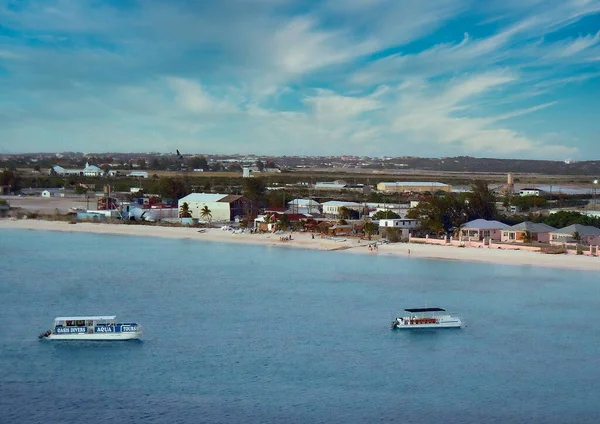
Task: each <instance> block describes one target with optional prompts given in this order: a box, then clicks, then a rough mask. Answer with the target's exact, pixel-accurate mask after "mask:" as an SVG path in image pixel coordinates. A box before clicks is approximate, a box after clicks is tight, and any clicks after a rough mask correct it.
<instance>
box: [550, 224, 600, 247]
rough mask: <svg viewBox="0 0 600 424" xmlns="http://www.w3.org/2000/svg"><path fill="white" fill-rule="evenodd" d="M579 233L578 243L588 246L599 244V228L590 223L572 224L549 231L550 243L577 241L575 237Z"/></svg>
mask: <svg viewBox="0 0 600 424" xmlns="http://www.w3.org/2000/svg"><path fill="white" fill-rule="evenodd" d="M577 235H579V243H581V244H585V245H588V246H598V245H600V228H596V227H592V226H591V225H581V224H573V225H569V226H568V227H565V228H561V229H560V230H555V231H553V232H551V233H550V243H552V244H563V243H567V244H568V243H577V240H576V239H575V237H576V236H577Z"/></svg>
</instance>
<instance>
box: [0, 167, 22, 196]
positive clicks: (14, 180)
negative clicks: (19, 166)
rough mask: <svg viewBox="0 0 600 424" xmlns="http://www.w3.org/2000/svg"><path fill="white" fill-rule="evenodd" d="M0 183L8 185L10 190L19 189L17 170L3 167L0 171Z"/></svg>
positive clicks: (19, 178)
mask: <svg viewBox="0 0 600 424" xmlns="http://www.w3.org/2000/svg"><path fill="white" fill-rule="evenodd" d="M0 185H3V186H10V191H12V192H17V191H19V190H21V177H20V176H19V173H18V172H17V171H15V170H11V169H5V170H4V171H2V172H0Z"/></svg>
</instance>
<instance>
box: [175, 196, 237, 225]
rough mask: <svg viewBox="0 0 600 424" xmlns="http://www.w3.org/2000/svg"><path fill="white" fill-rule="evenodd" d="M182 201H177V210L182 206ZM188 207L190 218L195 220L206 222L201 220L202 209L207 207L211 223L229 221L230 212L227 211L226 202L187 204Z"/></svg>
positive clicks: (227, 204)
mask: <svg viewBox="0 0 600 424" xmlns="http://www.w3.org/2000/svg"><path fill="white" fill-rule="evenodd" d="M183 203H184V201H182V200H179V202H178V204H177V206H178V208H179V210H181V205H183ZM187 204H188V206H189V210H190V213H191V214H192V218H197V219H201V220H206V218H202V217H201V215H202V209H203V208H204V206H208V209H210V213H211V215H212V218H211V219H212V221H229V220H230V211H229V203H227V202H187Z"/></svg>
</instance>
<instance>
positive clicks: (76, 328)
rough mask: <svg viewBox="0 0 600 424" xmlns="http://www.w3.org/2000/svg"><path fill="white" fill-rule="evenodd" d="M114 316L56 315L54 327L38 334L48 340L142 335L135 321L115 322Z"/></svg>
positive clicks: (117, 338)
mask: <svg viewBox="0 0 600 424" xmlns="http://www.w3.org/2000/svg"><path fill="white" fill-rule="evenodd" d="M115 319H116V316H114V315H111V316H80V317H57V318H55V319H54V328H52V329H51V330H48V331H45V332H43V333H42V334H40V335H39V338H40V339H48V340H132V339H139V338H140V337H141V336H142V328H141V327H140V326H139V325H138V324H136V323H117V322H115Z"/></svg>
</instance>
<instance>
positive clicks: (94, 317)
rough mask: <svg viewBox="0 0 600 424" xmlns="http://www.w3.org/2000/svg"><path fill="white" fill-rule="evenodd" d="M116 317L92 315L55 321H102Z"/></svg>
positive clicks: (59, 318)
mask: <svg viewBox="0 0 600 424" xmlns="http://www.w3.org/2000/svg"><path fill="white" fill-rule="evenodd" d="M116 317H117V316H116V315H106V316H104V315H90V316H79V317H56V318H54V321H101V320H113V319H115V318H116Z"/></svg>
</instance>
